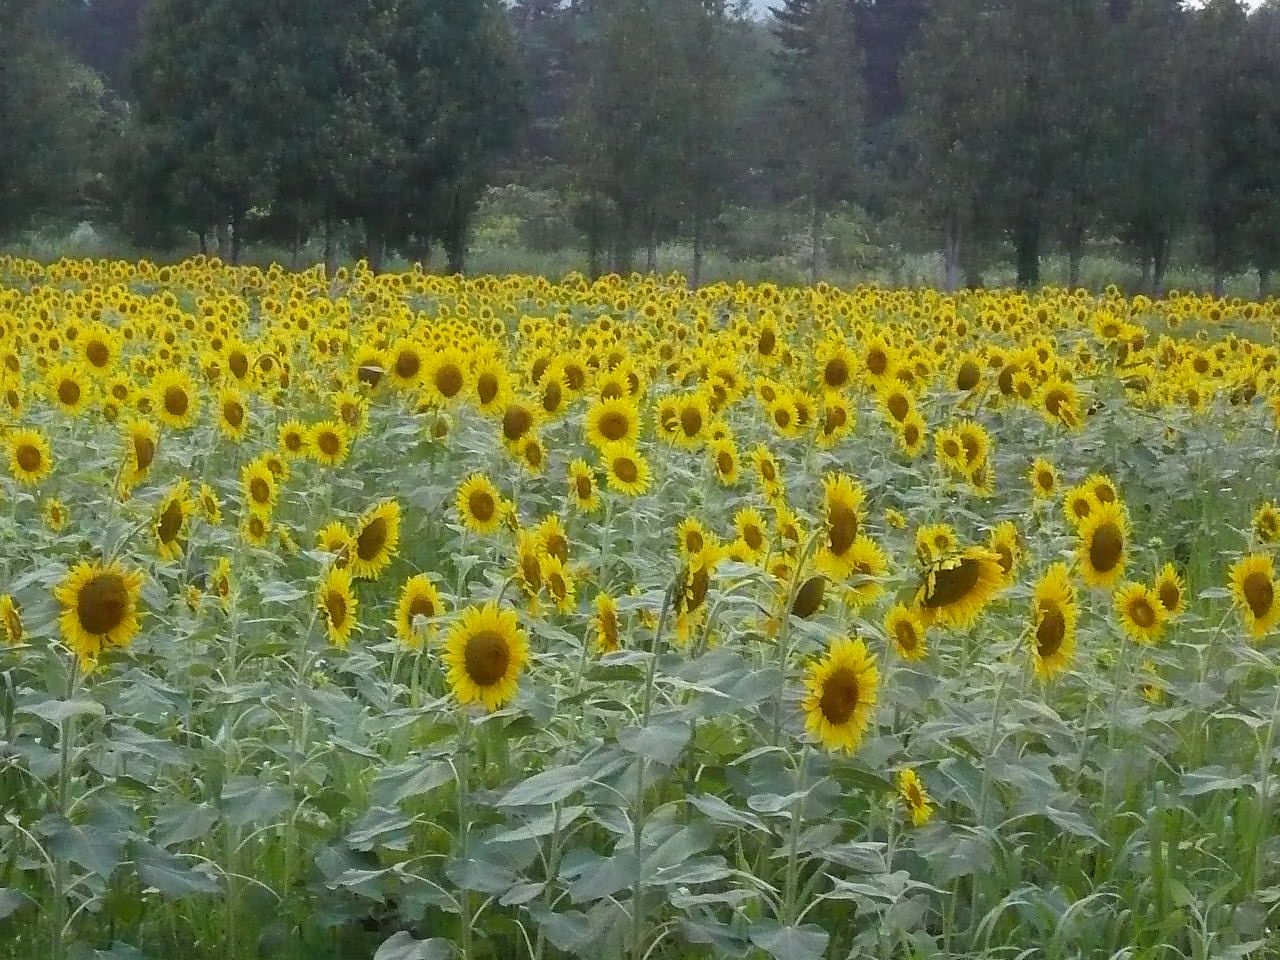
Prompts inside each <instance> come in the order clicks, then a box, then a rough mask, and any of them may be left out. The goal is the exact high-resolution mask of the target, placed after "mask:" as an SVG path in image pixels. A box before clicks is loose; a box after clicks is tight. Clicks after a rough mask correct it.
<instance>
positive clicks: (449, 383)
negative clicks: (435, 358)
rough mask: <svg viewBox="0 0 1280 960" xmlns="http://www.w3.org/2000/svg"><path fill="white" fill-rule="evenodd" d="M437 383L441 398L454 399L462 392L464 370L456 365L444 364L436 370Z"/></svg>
mask: <svg viewBox="0 0 1280 960" xmlns="http://www.w3.org/2000/svg"><path fill="white" fill-rule="evenodd" d="M435 381H436V390H438V391H439V392H440V396H442V397H445V398H447V399H452V398H453V397H456V396H457V395H458V393H459V392H460V391H461V390H462V370H460V369H459V368H458V365H457V364H456V363H446V364H442V365H441V366H440V368H439V369H438V370H436V376H435Z"/></svg>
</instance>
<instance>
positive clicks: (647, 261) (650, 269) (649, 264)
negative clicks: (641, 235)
mask: <svg viewBox="0 0 1280 960" xmlns="http://www.w3.org/2000/svg"><path fill="white" fill-rule="evenodd" d="M644 272H645V273H657V272H658V228H657V227H656V226H655V225H654V223H653V219H652V218H650V220H649V228H648V229H647V230H646V231H645V240H644Z"/></svg>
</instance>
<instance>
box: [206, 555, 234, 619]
mask: <svg viewBox="0 0 1280 960" xmlns="http://www.w3.org/2000/svg"><path fill="white" fill-rule="evenodd" d="M209 583H210V589H212V591H213V593H215V594H216V595H217V597H218V600H219V602H220V603H221V604H222V609H223V610H227V609H229V608H230V606H231V597H232V592H233V591H234V590H235V578H234V577H233V576H232V573H231V561H230V560H229V559H228V558H227V557H219V558H218V563H217V565H216V566H215V567H214V569H213V575H212V576H211V577H210V578H209Z"/></svg>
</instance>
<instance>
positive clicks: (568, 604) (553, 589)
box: [539, 553, 577, 613]
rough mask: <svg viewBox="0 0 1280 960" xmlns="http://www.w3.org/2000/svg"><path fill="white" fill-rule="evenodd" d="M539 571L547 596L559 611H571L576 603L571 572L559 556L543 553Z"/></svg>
mask: <svg viewBox="0 0 1280 960" xmlns="http://www.w3.org/2000/svg"><path fill="white" fill-rule="evenodd" d="M540 565H541V569H540V571H539V573H540V576H541V579H542V585H543V586H544V587H545V588H546V591H547V596H549V597H550V598H551V602H552V603H553V604H555V607H556V609H557V610H559V611H560V612H561V613H572V612H573V609H574V607H575V606H576V604H577V596H576V593H575V590H576V587H575V584H574V581H573V574H572V573H571V572H570V571H569V567H568V565H567V564H566V563H565V562H564V561H563V560H561V559H560V558H559V557H554V556H551V555H549V554H545V553H544V554H543V555H542V558H541V560H540Z"/></svg>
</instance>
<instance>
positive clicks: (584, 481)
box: [569, 460, 600, 513]
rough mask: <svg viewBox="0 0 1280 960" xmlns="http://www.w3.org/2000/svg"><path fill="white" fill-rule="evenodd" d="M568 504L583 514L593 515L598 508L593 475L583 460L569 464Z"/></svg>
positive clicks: (597, 491) (597, 495)
mask: <svg viewBox="0 0 1280 960" xmlns="http://www.w3.org/2000/svg"><path fill="white" fill-rule="evenodd" d="M569 502H570V503H572V504H573V505H574V506H575V507H577V508H578V509H579V510H581V511H582V512H583V513H595V512H596V510H598V509H599V508H600V490H599V488H598V487H597V485H596V477H595V473H594V471H592V469H591V467H590V466H589V465H588V464H587V461H585V460H574V461H573V463H571V464H569Z"/></svg>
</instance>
